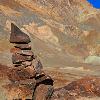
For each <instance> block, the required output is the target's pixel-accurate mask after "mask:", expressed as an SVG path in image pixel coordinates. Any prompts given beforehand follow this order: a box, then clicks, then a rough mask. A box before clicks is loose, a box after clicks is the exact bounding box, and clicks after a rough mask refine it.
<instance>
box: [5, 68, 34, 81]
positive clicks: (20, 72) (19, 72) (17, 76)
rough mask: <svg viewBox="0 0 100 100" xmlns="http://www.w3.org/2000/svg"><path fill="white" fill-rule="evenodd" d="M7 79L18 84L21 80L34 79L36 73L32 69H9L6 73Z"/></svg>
mask: <svg viewBox="0 0 100 100" xmlns="http://www.w3.org/2000/svg"><path fill="white" fill-rule="evenodd" d="M7 75H8V78H9V80H10V81H11V82H18V81H19V82H20V81H21V80H26V79H31V78H34V77H35V75H36V73H35V71H34V69H33V70H32V69H29V68H27V69H26V68H25V69H24V68H23V69H17V68H14V69H10V71H9V72H8V73H7Z"/></svg>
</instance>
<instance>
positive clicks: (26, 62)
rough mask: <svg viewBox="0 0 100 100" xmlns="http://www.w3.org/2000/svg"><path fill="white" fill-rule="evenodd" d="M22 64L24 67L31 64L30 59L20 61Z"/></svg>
mask: <svg viewBox="0 0 100 100" xmlns="http://www.w3.org/2000/svg"><path fill="white" fill-rule="evenodd" d="M22 65H23V66H25V67H28V66H31V65H32V62H31V61H25V62H22Z"/></svg>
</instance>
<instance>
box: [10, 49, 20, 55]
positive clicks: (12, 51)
mask: <svg viewBox="0 0 100 100" xmlns="http://www.w3.org/2000/svg"><path fill="white" fill-rule="evenodd" d="M10 52H11V53H13V54H14V53H17V52H21V49H19V48H11V50H10Z"/></svg>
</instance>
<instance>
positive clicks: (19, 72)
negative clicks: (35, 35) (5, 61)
mask: <svg viewBox="0 0 100 100" xmlns="http://www.w3.org/2000/svg"><path fill="white" fill-rule="evenodd" d="M30 42H31V40H30V38H29V36H28V35H27V34H25V33H24V32H22V31H21V30H20V29H19V28H18V27H17V26H16V25H14V24H13V23H11V35H10V43H13V44H14V48H12V49H11V53H12V63H13V65H14V68H12V69H11V72H10V73H9V75H8V77H9V79H10V81H11V82H12V83H15V84H20V85H22V86H27V87H29V88H30V89H32V91H33V96H32V99H33V100H49V99H50V98H51V96H52V93H53V80H52V78H51V77H50V76H49V75H46V74H45V72H44V71H43V66H42V64H41V62H40V60H39V59H38V57H37V56H36V55H34V53H33V52H32V50H31V45H30V44H29V43H30Z"/></svg>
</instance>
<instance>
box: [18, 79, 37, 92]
mask: <svg viewBox="0 0 100 100" xmlns="http://www.w3.org/2000/svg"><path fill="white" fill-rule="evenodd" d="M19 84H20V85H23V86H25V87H27V88H30V89H32V90H34V89H35V87H36V80H35V79H34V78H33V79H26V80H20V81H19Z"/></svg>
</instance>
